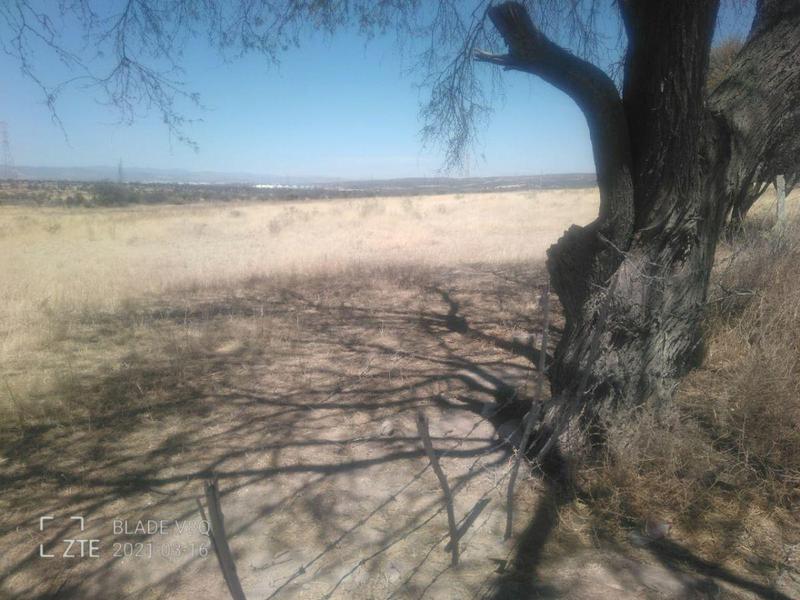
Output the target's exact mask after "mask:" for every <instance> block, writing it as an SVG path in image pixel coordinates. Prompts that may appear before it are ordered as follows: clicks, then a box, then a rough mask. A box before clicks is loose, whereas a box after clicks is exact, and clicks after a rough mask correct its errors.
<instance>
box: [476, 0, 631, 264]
mask: <svg viewBox="0 0 800 600" xmlns="http://www.w3.org/2000/svg"><path fill="white" fill-rule="evenodd" d="M488 14H489V18H490V19H491V21H492V23H493V24H494V26H495V28H496V29H497V31H498V32H499V33H500V35H501V36H502V38H503V40H504V41H505V43H506V45H507V46H508V50H509V52H508V54H505V55H497V54H490V53H487V52H484V51H477V52H475V54H474V58H475V60H477V61H480V62H487V63H491V64H494V65H498V66H502V67H505V68H506V69H514V70H517V71H523V72H526V73H531V74H533V75H536V76H538V77H541V78H542V79H544V80H545V81H547V82H548V83H550V84H552V85H553V86H555V87H557V88H558V89H560V90H561V91H563V92H565V93H566V94H568V95H569V96H570V97H571V98H572V99H573V100H574V101H575V102H576V104H577V105H578V106H579V107H580V109H581V110H582V111H583V114H584V115H585V117H586V121H587V123H588V125H589V133H590V136H591V139H592V148H593V151H594V160H595V166H596V169H597V180H598V185H599V187H600V200H601V203H600V217H599V223H598V226H599V230H600V231H601V232H602V233H603V235H604V236H606V237H607V238H608V239H609V240H611V241H612V242H613V243H614V244H615V245H616V246H618V247H620V248H623V249H625V248H627V247H628V244H629V243H630V239H631V234H632V231H633V217H634V215H633V184H632V182H631V153H630V140H629V135H628V125H627V121H626V118H625V112H624V110H623V106H622V101H621V100H620V97H619V93H618V92H617V89H616V86H615V85H614V82H613V81H612V80H611V78H610V77H608V75H606V74H605V73H604V72H603V71H602V70H601V69H599V68H598V67H596V66H595V65H593V64H592V63H590V62H587V61H585V60H583V59H581V58H578V57H577V56H575V55H574V54H572V53H570V52H569V51H567V50H565V49H564V48H562V47H561V46H559V45H557V44H555V43H554V42H552V41H551V40H550V39H548V38H547V36H545V35H544V34H543V33H542V32H541V31H539V30H538V29H537V28H536V26H535V25H534V24H533V21H532V20H531V18H530V16H529V15H528V12H527V10H526V9H525V7H524V6H523V5H522V4H520V3H518V2H505V3H503V4H500V5H497V6H492V7H491V8H489V10H488Z"/></svg>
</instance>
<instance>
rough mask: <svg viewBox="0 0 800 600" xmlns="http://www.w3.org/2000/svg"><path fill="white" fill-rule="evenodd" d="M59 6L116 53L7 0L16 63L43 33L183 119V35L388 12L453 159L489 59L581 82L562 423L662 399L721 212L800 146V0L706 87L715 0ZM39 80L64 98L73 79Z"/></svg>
mask: <svg viewBox="0 0 800 600" xmlns="http://www.w3.org/2000/svg"><path fill="white" fill-rule="evenodd" d="M60 6H61V10H62V13H61V14H62V19H67V20H70V19H71V20H72V21H74V22H77V23H79V24H80V25H81V26H82V27H83V32H84V36H85V37H86V38H88V39H90V40H92V41H93V42H94V45H95V46H96V47H101V48H106V50H107V51H106V53H105V55H104V56H105V57H111V58H110V59H109V58H102V59H98V63H97V64H99V65H100V67H102V68H104V69H105V70H103V71H102V72H101V73H99V74H98V73H97V72H96V71H94V70H93V68H92V67H93V66H94V65H95V63H91V62H87V61H85V60H82V59H81V57H79V56H77V55H76V54H75V53H72V52H70V51H68V50H66V49H65V47H64V46H63V45H62V44H61V43H60V40H59V38H58V30H57V27H56V26H55V25H54V22H55V21H54V19H53V18H52V17H51V16H49V15H48V14H46V13H47V11H46V10H45V9H40V10H37V9H36V8H34V5H33V2H32V1H31V0H14V1H12V2H11V3H10V4H9V3H5V4H4V5H2V7H0V19H2V20H3V21H4V23H5V32H4V34H3V38H2V39H3V42H4V45H5V47H6V49H7V50H9V51H11V52H12V53H13V54H14V55H15V56H17V58H18V59H19V61H20V64H21V65H22V68H23V71H25V72H26V73H28V74H29V75H31V76H32V77H34V78H36V75H35V71H34V69H33V63H32V62H31V61H30V47H31V44H36V43H38V44H39V45H43V46H44V47H47V48H50V49H52V50H53V51H54V52H56V53H58V54H59V56H60V57H61V58H62V60H64V61H65V62H66V63H68V64H72V65H74V67H75V69H76V70H78V71H80V73H81V74H80V75H79V77H81V78H82V80H83V81H85V82H86V83H89V84H91V85H93V86H96V88H97V89H98V90H99V93H100V94H102V95H104V96H105V97H106V99H107V100H108V101H109V102H110V103H111V104H113V105H115V106H118V107H119V108H120V109H121V111H122V113H123V115H124V116H126V117H130V115H131V114H132V110H133V107H134V106H136V105H137V104H141V103H144V104H145V105H148V106H150V107H153V108H155V109H157V110H159V111H161V113H162V116H163V118H164V121H165V122H166V123H167V125H168V126H169V127H170V128H171V129H173V130H174V131H175V132H177V133H178V134H181V132H182V126H183V125H184V124H185V122H184V121H183V117H182V116H181V114H180V112H179V111H178V110H176V108H175V107H176V105H175V99H176V98H179V97H181V96H183V97H186V98H189V99H190V100H194V101H196V100H197V99H196V98H195V97H194V96H192V95H191V94H188V93H187V92H186V90H185V89H184V87H182V86H181V84H180V82H179V81H176V80H175V79H173V78H171V77H170V74H172V73H175V72H179V71H178V69H179V48H180V45H181V41H182V40H183V39H184V38H185V37H186V36H188V35H192V34H196V33H203V34H205V35H206V36H207V37H208V39H209V42H210V43H211V44H213V45H215V46H217V47H218V48H219V49H220V51H222V52H224V53H231V52H233V53H244V52H250V51H257V52H260V53H262V54H265V55H267V56H268V57H271V58H277V56H278V55H279V53H280V51H281V50H282V49H284V48H285V47H287V46H289V45H292V44H295V43H297V42H298V40H299V39H301V38H302V36H303V35H305V34H306V33H308V31H309V30H315V31H318V30H324V31H329V32H330V31H334V30H336V29H338V28H341V27H358V28H359V29H360V30H361V31H362V32H363V33H365V34H366V35H367V36H369V35H373V34H375V33H377V32H384V31H388V30H393V31H395V32H397V34H398V36H399V37H400V38H403V37H410V38H412V39H413V40H416V42H415V43H417V44H421V43H422V41H421V40H427V43H426V45H425V46H424V47H423V49H422V51H421V52H420V53H419V55H418V58H419V63H418V64H419V66H420V68H421V69H422V72H423V73H424V80H425V83H426V84H427V86H428V88H429V89H430V91H431V94H430V99H429V102H428V103H427V104H426V105H425V106H424V107H423V116H424V118H425V120H426V124H425V128H424V131H425V133H426V134H427V135H428V136H429V137H430V138H433V139H438V140H440V141H442V142H443V143H444V145H445V148H446V162H447V163H448V164H458V163H459V162H460V161H462V160H463V158H464V151H465V149H466V148H467V147H468V146H469V145H470V143H471V141H472V140H473V138H474V134H475V131H476V127H477V126H479V125H480V121H481V118H482V117H483V116H484V115H485V114H486V105H487V102H488V98H489V94H488V92H487V91H486V87H485V85H484V84H485V83H486V82H485V81H484V80H485V73H486V71H485V70H480V69H479V68H478V66H479V65H480V63H487V64H488V65H494V66H497V67H501V68H503V69H507V70H514V71H520V72H524V73H528V74H530V75H533V76H536V77H539V78H541V79H543V80H544V81H546V82H548V83H550V84H552V85H553V86H555V87H557V88H558V89H560V90H562V91H563V92H564V93H566V94H567V95H568V96H569V97H571V98H572V99H573V100H574V101H575V102H576V104H577V105H578V106H579V107H580V108H581V110H582V111H583V114H584V115H585V117H586V121H587V124H588V126H589V132H590V136H591V142H592V146H593V151H594V160H595V164H596V170H597V181H598V185H599V188H600V199H601V202H600V210H599V215H598V218H597V219H596V221H594V222H593V223H592V224H590V225H588V226H586V227H578V226H573V227H571V228H570V229H569V230H568V231H567V232H566V233H565V234H564V236H563V237H562V238H561V239H560V240H559V241H558V243H556V244H555V245H554V246H553V247H551V248H550V250H549V251H548V260H547V268H548V270H549V273H550V277H551V282H552V287H553V289H554V290H555V292H556V293H557V295H558V297H559V299H560V300H561V304H562V306H563V309H564V315H565V320H566V323H565V327H564V332H563V335H562V337H561V340H560V342H559V344H558V347H557V350H556V354H555V361H554V364H553V365H552V368H551V370H550V378H551V388H552V392H553V395H554V397H555V398H557V399H560V400H561V401H560V402H559V403H557V404H556V406H557V408H556V409H555V410H554V411H552V412H551V413H550V416H549V417H548V418H549V419H555V420H554V421H553V422H552V423H551V424H550V425H551V427H552V426H556V428H557V429H559V430H560V425H558V424H560V423H569V424H570V425H571V428H574V427H578V426H579V425H580V424H581V423H583V424H584V425H585V424H587V423H588V424H592V425H593V426H595V427H594V429H595V430H596V431H598V432H600V433H602V423H603V415H604V414H605V413H606V412H607V411H612V412H613V410H615V409H616V408H618V407H620V406H632V405H637V404H640V403H642V402H646V401H649V400H654V401H655V402H656V403H657V404H660V405H663V404H665V403H667V402H668V400H669V398H670V397H671V394H672V392H673V390H674V388H675V385H676V383H677V382H678V380H679V379H680V377H681V376H682V375H683V374H685V373H686V372H687V370H688V369H690V368H691V367H692V366H693V365H695V364H696V362H697V358H696V357H697V356H698V355H699V354H700V352H699V348H700V346H701V344H702V318H703V313H704V305H705V301H706V293H707V288H708V281H709V275H710V272H711V267H712V264H713V260H714V252H715V248H716V245H717V241H718V237H719V234H720V231H721V229H722V227H723V225H724V223H725V220H726V216H727V215H728V214H729V212H730V211H731V208H732V207H734V206H737V205H739V204H740V203H741V202H742V199H743V198H744V197H745V196H746V195H747V194H748V193H750V192H751V190H752V188H753V186H755V185H757V184H758V183H759V182H763V181H766V180H767V179H768V178H767V176H766V174H769V175H770V176H771V175H772V174H774V173H779V172H793V170H792V169H790V168H787V167H789V166H790V165H791V164H792V160H793V159H795V158H796V156H797V155H798V149H799V148H798V146H800V136H799V135H798V131H800V119H798V116H800V111H799V110H798V106H800V61H798V60H797V56H800V0H756V2H755V17H754V20H753V24H752V27H751V30H750V33H749V35H748V37H747V39H746V40H745V42H744V45H743V47H742V49H741V50H740V51H739V52H736V53H735V56H733V55H732V57H731V60H730V65H729V66H728V67H727V68H726V69H725V74H724V76H722V77H721V78H720V79H719V81H718V82H717V83H716V85H714V86H713V89H712V90H710V91H708V90H707V80H708V71H709V56H710V50H711V42H712V37H713V34H714V30H715V23H716V20H717V16H718V11H719V9H720V0H671V1H669V2H654V1H652V0H616V1H615V2H613V3H609V2H607V1H606V2H604V1H603V0H575V1H573V2H560V1H559V0H539V1H534V0H528V1H526V2H505V3H502V4H496V3H494V2H490V1H489V0H476V1H475V2H474V3H472V4H471V5H470V6H469V7H466V6H465V3H462V2H456V1H455V0H440V1H439V2H435V3H423V2H420V1H419V0H394V1H390V2H389V1H387V2H376V1H374V0H342V1H341V2H318V1H306V0H283V1H278V0H276V1H273V2H251V1H245V0H240V1H238V2H232V3H222V4H221V5H218V4H217V3H214V2H210V1H208V0H201V1H199V2H198V1H197V0H193V1H192V0H176V1H173V2H167V1H166V0H127V1H124V2H119V3H118V5H115V8H113V9H110V8H106V7H105V5H100V3H93V2H91V1H90V0H74V1H71V2H69V1H66V0H65V1H64V2H62V3H61V4H60ZM98 6H103V8H102V11H101V8H98ZM103 11H104V12H103ZM601 13H603V14H606V15H609V16H610V17H616V18H618V23H619V25H620V27H621V30H622V32H623V34H624V35H623V36H621V38H620V39H625V40H626V45H625V48H624V52H623V54H622V70H621V73H620V74H619V79H618V80H617V79H615V78H614V77H612V75H613V74H614V70H613V69H612V68H611V67H610V66H609V65H608V64H604V63H603V60H602V53H601V52H599V51H598V48H599V47H600V46H601V42H602V39H603V35H602V32H601V29H602V28H601V27H600V26H599V25H598V19H599V15H600V14H601ZM531 15H533V16H534V17H535V20H534V18H532V17H531ZM413 45H414V44H412V46H413ZM503 49H505V51H503ZM605 62H606V63H608V61H605ZM476 63H477V64H476ZM159 65H160V67H161V68H159ZM36 80H37V81H39V80H38V79H36ZM42 87H43V89H44V90H45V92H46V98H47V100H48V103H50V104H51V106H53V105H54V104H55V100H56V99H57V93H58V91H59V90H60V89H62V88H61V87H59V86H56V87H48V86H47V85H46V84H44V83H42Z"/></svg>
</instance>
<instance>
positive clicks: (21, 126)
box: [0, 15, 749, 178]
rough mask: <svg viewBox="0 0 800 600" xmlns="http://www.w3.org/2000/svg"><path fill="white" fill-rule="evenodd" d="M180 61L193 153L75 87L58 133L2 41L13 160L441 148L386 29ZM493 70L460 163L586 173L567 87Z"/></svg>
mask: <svg viewBox="0 0 800 600" xmlns="http://www.w3.org/2000/svg"><path fill="white" fill-rule="evenodd" d="M748 25H749V23H748V20H747V16H746V15H740V16H739V17H736V18H733V17H731V16H730V15H725V16H724V18H723V22H722V24H721V29H722V32H723V33H722V35H727V34H728V33H730V32H732V31H737V30H738V31H743V30H746V28H747V26H748ZM50 62H51V63H52V61H50ZM42 64H43V70H42V72H41V74H42V75H43V76H44V77H45V78H46V79H47V80H49V81H51V82H56V81H58V80H59V79H60V78H63V77H65V76H66V72H64V71H62V70H60V68H59V66H58V65H57V64H56V63H52V64H48V61H43V62H42ZM183 66H184V67H185V70H186V73H185V75H184V77H183V78H184V80H185V81H186V82H187V84H188V88H189V89H190V90H193V91H197V92H199V93H200V95H201V99H202V102H203V103H204V104H205V105H206V107H207V110H204V111H197V110H194V111H190V112H189V115H190V116H194V117H199V118H201V119H202V122H199V123H195V124H193V125H192V126H190V128H189V129H188V133H189V135H190V136H191V137H192V138H193V139H194V140H196V141H197V143H198V144H199V151H198V152H195V151H194V150H192V149H190V148H189V147H186V146H184V145H182V144H181V143H180V142H176V141H174V140H170V137H169V135H168V132H167V130H166V128H165V127H164V126H163V125H162V124H161V123H160V122H159V120H158V117H157V116H153V115H151V116H143V117H142V118H140V119H138V120H137V121H136V123H135V124H134V125H132V126H127V125H120V124H117V123H116V122H115V120H116V114H115V113H114V112H113V111H112V110H110V109H108V108H107V107H104V106H102V105H99V104H97V103H96V102H95V101H94V100H93V98H92V96H91V95H89V94H87V92H85V91H81V90H73V91H70V92H69V93H66V94H65V95H63V96H62V98H61V100H60V102H59V105H58V109H59V114H60V117H61V119H62V121H63V123H64V126H65V128H66V131H67V133H68V135H69V142H67V141H66V140H65V139H64V136H63V134H62V132H61V131H60V129H59V128H58V127H57V126H56V125H55V124H54V123H53V121H52V120H51V118H50V113H49V111H48V108H47V107H46V106H45V105H44V103H43V102H42V97H41V91H40V90H39V89H38V88H37V87H36V86H35V84H34V83H32V82H31V81H30V80H28V79H26V78H25V77H23V76H22V74H21V73H20V71H19V68H18V65H17V64H16V63H15V62H14V61H13V59H12V58H10V57H9V56H7V55H5V54H3V53H0V73H2V78H0V120H4V121H6V122H8V126H9V134H10V141H11V148H12V154H13V157H14V161H15V163H16V164H17V165H25V166H93V165H112V166H113V165H115V164H116V163H117V161H118V160H119V159H122V161H123V162H124V164H125V165H126V166H128V167H148V168H185V169H191V170H213V171H247V172H254V173H263V174H272V175H279V176H303V175H317V176H330V177H344V178H372V177H374V178H380V177H405V176H427V175H433V174H436V171H437V169H438V168H439V167H440V166H441V164H442V156H441V154H440V153H439V152H438V151H436V150H435V149H429V150H424V149H423V148H422V145H421V142H420V139H419V128H420V121H419V119H418V109H419V101H420V92H419V91H418V89H417V88H416V87H415V83H416V82H417V79H416V77H417V76H415V75H413V74H412V75H403V72H404V70H405V69H406V68H407V67H408V66H409V65H408V61H407V59H406V60H404V59H403V58H402V57H401V56H400V54H399V53H398V52H397V50H396V47H395V45H394V41H393V40H392V39H389V38H379V39H377V40H374V41H372V42H370V43H369V44H367V45H366V46H365V44H364V41H363V39H361V38H359V37H358V36H357V35H355V34H352V33H342V34H339V35H337V36H335V37H334V38H333V39H327V38H322V37H320V38H318V39H306V40H304V42H303V43H302V45H301V47H300V48H299V49H292V50H290V51H288V52H287V53H285V54H284V56H283V59H282V62H281V64H280V65H279V66H274V65H271V64H267V63H266V61H265V60H264V59H263V58H259V57H258V56H249V57H246V58H244V59H241V60H237V61H234V62H232V63H226V62H224V61H223V60H222V59H221V58H220V57H218V56H217V55H216V54H215V53H214V52H213V51H211V50H209V49H207V48H205V47H204V46H203V45H202V44H199V43H192V44H190V46H189V47H188V48H187V50H186V53H185V61H184V62H183ZM486 68H487V69H490V68H492V67H490V66H488V65H486ZM503 77H504V80H505V83H506V89H505V97H504V98H503V99H501V100H499V101H498V102H497V103H496V105H495V112H494V114H493V116H492V118H491V121H490V123H489V124H488V126H487V127H485V128H484V129H483V130H482V135H481V138H480V142H479V145H478V146H477V147H476V148H475V151H474V160H473V162H472V165H471V168H470V171H469V173H470V174H471V175H513V174H538V173H560V172H591V171H593V170H594V164H593V160H592V154H591V148H590V146H589V139H588V131H587V128H586V125H585V122H584V119H583V116H582V115H581V113H580V111H579V110H578V109H577V108H576V107H575V105H574V104H573V103H572V102H571V101H570V100H569V98H567V97H566V96H564V95H563V94H561V93H560V92H558V91H557V90H555V89H553V88H552V87H550V86H548V85H547V84H545V83H542V82H540V81H538V80H537V79H536V78H534V77H531V76H529V75H525V74H519V73H505V74H504V75H503Z"/></svg>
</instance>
